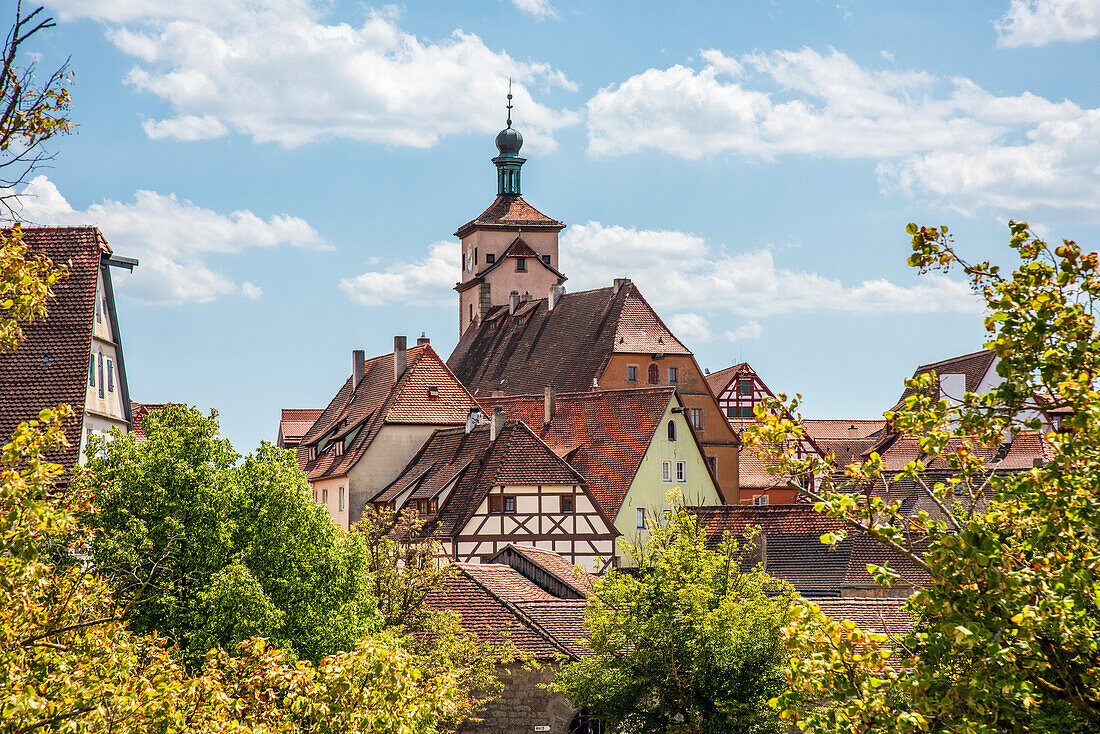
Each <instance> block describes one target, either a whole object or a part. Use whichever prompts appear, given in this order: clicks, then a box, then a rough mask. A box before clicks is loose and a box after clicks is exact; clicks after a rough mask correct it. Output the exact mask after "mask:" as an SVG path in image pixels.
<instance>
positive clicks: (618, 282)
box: [611, 278, 630, 297]
mask: <svg viewBox="0 0 1100 734" xmlns="http://www.w3.org/2000/svg"><path fill="white" fill-rule="evenodd" d="M611 285H612V291H611V296H612V297H615V296H617V295H619V291H621V290H622V289H623V288H625V287H626V286H628V285H630V278H615V280H614V281H612V283H611Z"/></svg>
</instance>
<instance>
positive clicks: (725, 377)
mask: <svg viewBox="0 0 1100 734" xmlns="http://www.w3.org/2000/svg"><path fill="white" fill-rule="evenodd" d="M748 366H749V363H748V362H741V363H739V364H735V365H733V366H732V367H727V368H725V369H724V370H718V371H717V372H712V373H711V374H709V375H707V384H708V385H710V389H711V391H712V392H713V393H714V394H715V395H719V396H720V395H721V394H722V393H723V392H725V390H726V388H727V387H729V384H730V383H731V382H733V380H734V379H735V378H736V377H737V376H738V375H740V374H741V373H742V372H744V371H745V368H746V367H748Z"/></svg>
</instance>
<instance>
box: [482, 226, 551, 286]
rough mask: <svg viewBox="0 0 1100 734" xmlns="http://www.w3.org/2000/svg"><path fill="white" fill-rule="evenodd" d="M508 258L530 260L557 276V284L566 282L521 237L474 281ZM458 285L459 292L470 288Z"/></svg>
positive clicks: (513, 241)
mask: <svg viewBox="0 0 1100 734" xmlns="http://www.w3.org/2000/svg"><path fill="white" fill-rule="evenodd" d="M509 257H522V258H526V259H529V260H532V261H533V262H535V263H538V264H539V265H541V266H542V267H544V268H546V269H547V270H549V271H550V272H552V273H553V274H554V275H556V276H558V282H559V283H563V282H565V281H566V280H567V278H566V277H565V275H563V274H562V273H561V272H560V271H558V269H557V268H555V267H554V266H552V265H551V264H550V263H548V262H546V261H545V260H543V259H542V258H541V257H539V254H538V253H537V252H535V251H534V250H533V249H531V246H530V245H529V244H527V243H526V242H525V241H524V239H523V238H522V237H516V238H515V239H514V240H512V244H510V245H508V247H507V248H506V249H505V250H504V252H502V253H500V257H498V258H497V259H496V261H495V262H494V263H493V264H491V265H489V266H487V267H486V268H485V269H484V270H482V271H480V272H479V273H478V274H477V275H475V276H474V279H475V280H476V279H479V278H481V277H483V276H484V275H485V274H487V273H488V272H490V271H492V270H496V269H497V268H498V267H500V265H501V264H502V263H503V262H504V261H505V258H509ZM460 285H461V290H465V289H466V288H468V287H469V286H470V284H469V282H466V283H462V284H460Z"/></svg>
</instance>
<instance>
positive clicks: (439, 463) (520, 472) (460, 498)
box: [371, 420, 611, 537]
mask: <svg viewBox="0 0 1100 734" xmlns="http://www.w3.org/2000/svg"><path fill="white" fill-rule="evenodd" d="M489 435H490V434H489V426H488V425H483V426H477V427H476V428H474V429H473V430H471V431H470V432H469V433H467V432H466V429H465V427H461V428H448V429H442V430H438V431H436V432H435V433H434V434H432V437H431V438H429V439H428V441H427V442H426V443H425V444H424V446H423V447H422V448H421V449H420V451H419V452H417V454H416V456H415V457H413V459H412V461H411V462H409V465H408V466H407V467H405V469H404V470H403V471H402V472H401V475H400V476H398V477H397V479H395V480H394V481H393V482H392V483H391V484H390V485H389V486H388V487H386V488H385V489H383V490H382V491H381V492H380V493H379V494H378V496H376V497H374V498H373V499H372V500H371V501H372V502H375V503H382V502H385V503H392V502H394V501H395V500H396V499H397V498H398V497H400V496H401V495H402V494H404V493H405V492H408V491H409V490H410V489H411V490H412V491H411V494H410V495H409V496H408V497H409V500H413V501H415V500H420V499H431V498H433V497H436V496H437V495H438V494H439V493H440V492H441V491H442V490H443V489H445V488H447V487H448V486H450V487H451V489H450V491H449V492H448V493H447V495H446V497H445V498H443V500H442V501H441V502H440V504H439V511H438V513H437V514H436V516H435V518H434V519H432V520H430V521H429V522H428V523H426V524H425V526H424V530H425V532H429V533H434V534H435V535H437V536H439V537H452V536H454V535H455V534H457V533H458V532H459V531H460V530H461V529H462V528H463V526H465V525H466V523H467V522H468V521H469V519H470V517H471V516H472V515H473V513H474V511H475V510H476V509H477V507H478V505H479V504H480V503H481V501H482V500H483V499H484V498H485V497H486V496H487V495H488V494H489V491H490V490H491V489H492V488H493V487H497V486H502V485H503V486H520V485H539V484H541V485H567V486H574V485H583V484H584V483H585V482H584V478H583V477H582V476H581V475H580V474H578V473H577V472H576V471H575V470H574V469H573V468H572V467H570V466H569V464H567V463H566V462H565V461H564V460H562V459H561V458H559V457H558V456H557V455H556V454H555V453H554V452H553V451H551V450H550V448H549V447H548V446H547V445H546V444H544V443H543V442H542V441H541V440H539V438H538V437H537V436H535V434H534V433H532V432H531V429H530V428H528V427H527V426H526V425H524V424H523V423H521V422H519V421H514V420H513V421H506V422H505V424H504V427H503V428H502V429H501V431H500V434H499V435H498V436H497V438H496V440H495V441H489ZM398 509H400V508H398ZM608 525H609V526H610V525H611V522H610V521H608Z"/></svg>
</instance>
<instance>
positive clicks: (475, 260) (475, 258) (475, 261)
mask: <svg viewBox="0 0 1100 734" xmlns="http://www.w3.org/2000/svg"><path fill="white" fill-rule="evenodd" d="M474 265H477V248H476V247H475V248H474Z"/></svg>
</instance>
